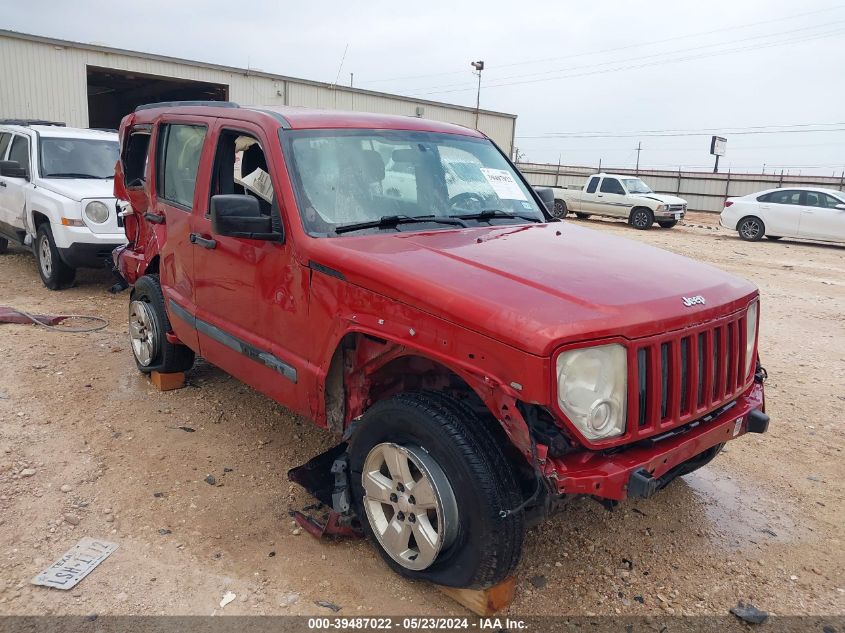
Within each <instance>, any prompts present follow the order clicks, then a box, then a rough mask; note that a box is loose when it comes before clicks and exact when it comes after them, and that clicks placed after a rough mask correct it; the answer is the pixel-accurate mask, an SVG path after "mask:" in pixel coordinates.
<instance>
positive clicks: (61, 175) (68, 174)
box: [44, 172, 114, 180]
mask: <svg viewBox="0 0 845 633" xmlns="http://www.w3.org/2000/svg"><path fill="white" fill-rule="evenodd" d="M44 177H45V178H90V179H92V180H108V179H109V178H114V176H95V175H94V174H76V173H73V172H62V173H59V174H46V175H45V176H44Z"/></svg>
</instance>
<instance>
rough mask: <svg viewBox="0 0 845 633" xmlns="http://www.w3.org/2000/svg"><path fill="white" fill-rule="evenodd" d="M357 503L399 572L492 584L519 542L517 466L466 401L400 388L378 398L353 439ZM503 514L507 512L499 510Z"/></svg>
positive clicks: (444, 581) (514, 558) (506, 569)
mask: <svg viewBox="0 0 845 633" xmlns="http://www.w3.org/2000/svg"><path fill="white" fill-rule="evenodd" d="M349 461H350V473H351V476H350V481H351V485H352V493H353V499H354V503H355V511H356V513H357V515H358V517H359V519H360V520H361V524H362V525H363V526H364V531H365V533H366V534H367V537H368V538H369V539H370V541H372V542H373V544H374V545H375V546H376V548H377V549H378V551H379V553H380V554H381V555H382V558H384V560H385V561H386V562H387V564H388V565H390V567H392V568H393V569H394V570H395V571H397V572H399V573H400V574H402V575H404V576H407V577H409V578H414V579H423V580H428V581H431V582H435V583H438V584H441V585H447V586H451V587H484V586H490V585H493V584H495V583H497V582H499V581H501V580H503V579H504V578H506V577H507V576H508V574H509V573H510V572H511V571H513V569H514V567H515V566H516V564H517V562H519V556H520V553H521V550H522V539H523V532H524V525H523V515H522V512H521V511H515V512H508V511H509V510H512V509H514V508H516V507H518V506H519V505H520V503H521V501H522V499H521V494H520V487H519V483H518V482H517V479H516V474H515V472H514V470H513V468H512V467H511V466H510V464H509V462H508V460H507V458H506V457H505V455H504V452H503V450H502V447H501V445H500V444H499V442H498V440H497V439H496V437H495V436H494V435H493V433H492V431H491V429H489V428H488V427H487V426H485V423H484V422H483V421H482V420H480V419H479V418H478V417H477V416H476V415H475V414H474V412H473V411H472V410H471V409H470V408H469V407H467V406H465V405H462V404H461V403H460V402H458V401H456V400H454V399H452V398H450V397H448V396H445V395H442V394H437V393H429V392H418V393H403V394H399V395H396V396H394V397H392V398H390V399H388V400H383V401H381V402H378V403H376V404H375V405H374V406H373V407H372V408H370V409H369V410H368V411H367V412H366V413H365V414H364V416H363V419H362V420H361V423H360V426H359V427H358V428H357V429H356V431H355V434H354V435H353V437H352V439H351V441H350V446H349ZM503 514H504V516H502V515H503Z"/></svg>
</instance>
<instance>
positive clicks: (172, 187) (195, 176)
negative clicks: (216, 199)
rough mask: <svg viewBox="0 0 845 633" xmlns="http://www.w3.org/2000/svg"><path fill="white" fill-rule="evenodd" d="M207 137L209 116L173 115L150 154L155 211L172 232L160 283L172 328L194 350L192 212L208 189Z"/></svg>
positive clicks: (162, 123)
mask: <svg viewBox="0 0 845 633" xmlns="http://www.w3.org/2000/svg"><path fill="white" fill-rule="evenodd" d="M208 138H209V122H208V121H207V120H205V121H204V120H202V119H191V118H187V117H168V118H166V119H163V120H162V121H160V122H159V124H158V125H157V126H156V133H155V134H154V137H153V139H152V141H151V142H152V144H153V148H154V149H153V151H152V152H151V154H150V160H154V161H156V162H155V165H156V169H154V170H150V172H151V173H152V174H154V176H153V178H154V182H153V183H151V185H152V188H153V191H155V201H154V204H153V207H154V212H155V213H156V214H158V215H160V216H163V217H164V226H165V230H166V233H167V239H166V240H165V242H164V244H163V245H162V246H161V250H160V252H159V257H160V260H159V276H160V282H161V287H162V291H163V293H164V300H165V303H166V305H167V311H168V314H169V315H170V322H171V326H172V328H173V331H174V332H175V333H176V335H177V336H178V337H179V338H180V339H181V340H182V341H183V342H184V343H185V344H187V345H188V346H189V347H191V348H192V349H194V350H196V349H197V348H198V340H197V334H196V330H195V328H194V323H193V317H194V314H195V312H196V304H195V301H196V291H195V287H194V251H195V248H194V246H193V245H192V243H191V217H192V213H193V211H194V210H195V209H196V205H197V201H198V199H199V195H200V192H201V191H202V190H203V183H202V182H201V180H202V178H201V175H202V174H203V173H205V174H207V173H208V168H207V167H206V164H207V163H209V162H210V161H211V160H212V158H211V148H210V144H209V143H208V142H207V141H208ZM206 180H207V179H206ZM207 187H208V185H207V183H206V184H205V189H206V190H207Z"/></svg>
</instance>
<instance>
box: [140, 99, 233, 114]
mask: <svg viewBox="0 0 845 633" xmlns="http://www.w3.org/2000/svg"><path fill="white" fill-rule="evenodd" d="M196 106H203V107H208V108H240V107H241V106H239V105H238V104H237V103H235V102H234V101H161V102H159V103H145V104H143V105H139V106H138V107H137V108H135V112H138V111H139V110H152V109H154V108H178V107H196Z"/></svg>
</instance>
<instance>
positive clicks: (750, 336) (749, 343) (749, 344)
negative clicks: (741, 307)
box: [743, 301, 760, 378]
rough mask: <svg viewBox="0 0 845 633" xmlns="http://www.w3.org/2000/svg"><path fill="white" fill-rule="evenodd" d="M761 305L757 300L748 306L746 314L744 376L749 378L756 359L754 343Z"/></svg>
mask: <svg viewBox="0 0 845 633" xmlns="http://www.w3.org/2000/svg"><path fill="white" fill-rule="evenodd" d="M759 305H760V303H759V301H755V302H754V303H752V304H751V305H750V306H748V312H747V313H746V314H745V373H744V374H743V376H745V378H748V374H749V373H750V372H751V363H752V362H754V359H753V358H752V357H751V355H752V354H753V353H754V343H755V342H756V341H757V310H758V306H759Z"/></svg>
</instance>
